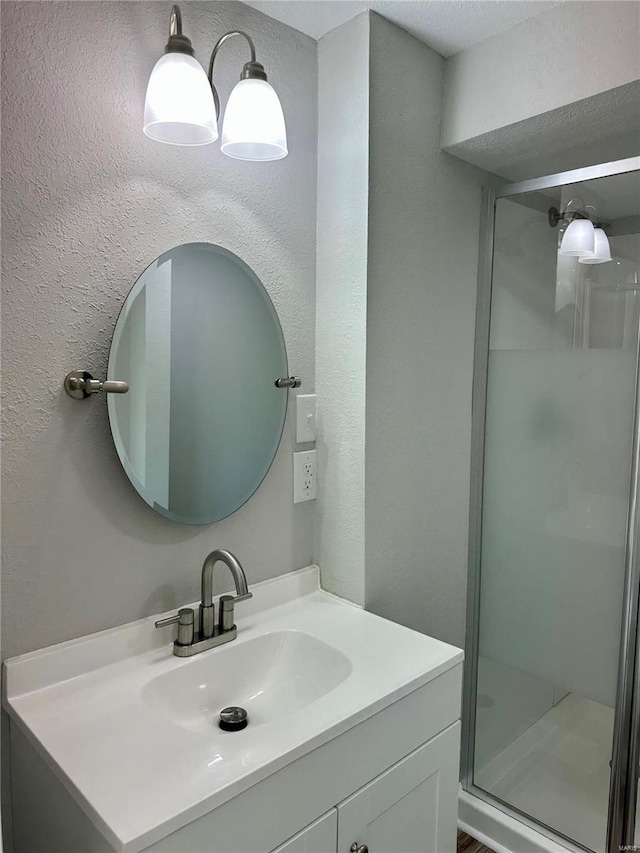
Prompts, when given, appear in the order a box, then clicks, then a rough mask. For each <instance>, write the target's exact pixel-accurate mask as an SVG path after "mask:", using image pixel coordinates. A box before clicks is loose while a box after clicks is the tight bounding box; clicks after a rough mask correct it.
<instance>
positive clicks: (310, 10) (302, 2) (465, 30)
mask: <svg viewBox="0 0 640 853" xmlns="http://www.w3.org/2000/svg"><path fill="white" fill-rule="evenodd" d="M245 2H246V4H247V5H248V6H253V8H254V9H258V10H259V11H260V12H264V14H265V15H269V16H270V17H271V18H275V19H276V20H278V21H282V23H284V24H288V25H289V26H290V27H293V28H294V29H296V30H300V32H303V33H306V34H307V35H308V36H311V37H312V38H314V39H319V38H321V37H322V36H323V35H325V34H326V33H328V32H329V31H330V30H334V29H335V28H336V27H339V26H340V25H341V24H344V23H345V22H346V21H349V20H351V18H354V17H355V16H356V15H359V14H360V13H361V12H365V11H366V10H367V9H373V10H374V11H375V12H378V14H380V15H382V16H383V17H384V18H386V19H387V20H388V21H392V22H393V23H394V24H397V25H398V26H399V27H402V29H404V30H407V32H409V33H412V34H413V35H414V36H416V37H417V38H419V39H420V40H421V41H423V42H425V43H426V44H428V45H429V46H430V47H432V48H434V50H437V51H438V53H441V54H442V55H443V56H452V55H453V54H454V53H458V52H459V51H461V50H464V49H465V48H467V47H470V46H471V45H473V44H478V43H479V42H481V41H484V40H485V39H488V38H490V37H491V36H494V35H497V34H498V33H503V32H504V31H505V30H509V29H511V27H514V26H515V25H516V24H519V23H520V22H521V21H526V20H527V19H528V18H533V17H534V16H535V15H539V14H540V13H541V12H546V11H547V10H548V9H550V8H551V7H552V6H555V5H557V0H555V2H548V1H547V0H245Z"/></svg>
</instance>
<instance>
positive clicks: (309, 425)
mask: <svg viewBox="0 0 640 853" xmlns="http://www.w3.org/2000/svg"><path fill="white" fill-rule="evenodd" d="M316 435H317V427H316V395H315V394H298V395H297V396H296V442H297V443H298V444H302V443H303V442H305V441H315V440H316Z"/></svg>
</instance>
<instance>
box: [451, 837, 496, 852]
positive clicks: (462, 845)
mask: <svg viewBox="0 0 640 853" xmlns="http://www.w3.org/2000/svg"><path fill="white" fill-rule="evenodd" d="M458 853H493V850H490V849H489V848H488V847H485V846H484V844H480V842H479V841H476V840H475V838H471V836H470V835H467V834H466V833H465V832H459V833H458Z"/></svg>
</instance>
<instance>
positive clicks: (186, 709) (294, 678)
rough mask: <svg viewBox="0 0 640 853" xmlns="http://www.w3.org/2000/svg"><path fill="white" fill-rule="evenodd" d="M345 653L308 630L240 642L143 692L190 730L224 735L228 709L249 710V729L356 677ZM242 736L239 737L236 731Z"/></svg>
mask: <svg viewBox="0 0 640 853" xmlns="http://www.w3.org/2000/svg"><path fill="white" fill-rule="evenodd" d="M351 669H352V666H351V663H350V662H349V659H348V658H347V657H346V655H344V654H343V653H342V652H340V651H338V650H337V649H334V648H333V647H332V646H330V645H328V644H327V643H325V642H323V641H322V640H318V639H316V638H315V637H311V636H310V635H309V634H305V633H303V632H302V631H273V632H272V633H270V634H262V635H261V636H259V637H255V638H254V639H252V640H247V641H246V642H238V641H237V640H236V641H234V642H233V643H231V644H229V645H228V646H221V647H220V648H219V649H217V650H216V651H215V652H213V653H203V654H202V656H201V657H200V658H192V660H191V661H189V662H188V663H187V664H186V665H185V666H182V667H181V668H180V669H174V670H172V671H171V672H166V673H164V674H163V675H158V676H156V677H155V678H154V679H152V680H151V681H149V682H148V683H147V684H146V685H145V686H144V688H143V690H142V698H143V699H144V701H145V702H146V703H147V704H148V705H150V706H151V707H152V708H155V709H158V710H160V711H161V712H162V713H164V714H165V715H166V716H167V717H169V719H170V720H171V721H172V722H173V723H176V724H177V725H179V726H182V727H183V728H185V729H191V730H192V731H198V732H203V733H204V734H207V735H211V733H212V731H215V732H218V715H219V712H220V711H221V710H222V709H223V708H225V707H226V706H228V705H240V706H241V707H242V708H244V709H245V710H246V711H247V714H248V719H249V726H251V727H252V728H255V727H256V726H260V725H263V724H264V723H270V722H273V721H277V720H281V719H282V718H283V717H286V716H288V715H289V714H293V713H295V712H296V711H299V710H300V709H302V708H305V707H306V706H307V705H309V704H310V703H311V702H314V701H315V700H316V699H319V698H320V697H321V696H325V695H326V694H327V693H329V692H330V691H331V690H334V689H335V688H336V687H338V685H339V684H342V682H343V681H344V680H345V679H346V678H347V677H348V676H349V674H350V673H351ZM233 736H234V737H237V733H233Z"/></svg>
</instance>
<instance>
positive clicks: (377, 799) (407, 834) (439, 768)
mask: <svg viewBox="0 0 640 853" xmlns="http://www.w3.org/2000/svg"><path fill="white" fill-rule="evenodd" d="M459 754H460V724H459V723H456V724H455V725H453V726H451V727H450V728H448V729H446V730H445V731H444V732H442V733H441V734H439V735H438V736H437V737H435V738H433V740H431V741H429V742H428V743H426V744H424V746H421V747H419V748H418V749H417V750H415V752H412V753H411V754H410V755H408V756H407V757H406V758H403V759H402V761H399V762H398V763H397V764H395V765H394V766H393V767H391V768H390V769H389V770H387V771H386V772H385V773H383V774H382V775H380V776H378V777H377V778H376V779H374V780H373V781H372V782H369V784H368V785H365V786H364V788H361V789H360V790H359V791H357V792H356V793H355V794H353V795H352V796H351V797H349V798H348V799H347V800H345V801H344V802H343V803H341V804H340V805H339V806H338V853H349V851H350V849H351V847H352V845H353V844H354V842H355V843H356V844H357V845H366V846H367V847H368V848H369V853H455V849H456V824H457V811H458V761H459Z"/></svg>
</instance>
